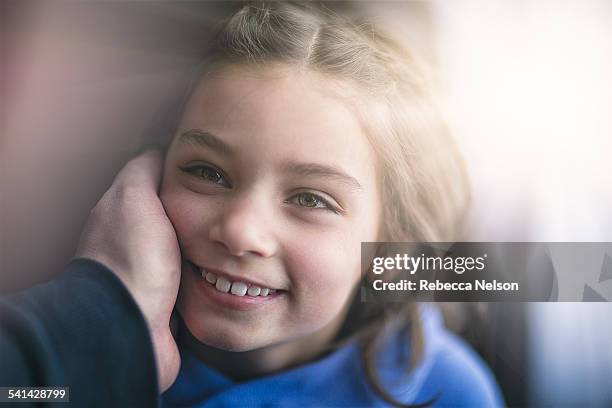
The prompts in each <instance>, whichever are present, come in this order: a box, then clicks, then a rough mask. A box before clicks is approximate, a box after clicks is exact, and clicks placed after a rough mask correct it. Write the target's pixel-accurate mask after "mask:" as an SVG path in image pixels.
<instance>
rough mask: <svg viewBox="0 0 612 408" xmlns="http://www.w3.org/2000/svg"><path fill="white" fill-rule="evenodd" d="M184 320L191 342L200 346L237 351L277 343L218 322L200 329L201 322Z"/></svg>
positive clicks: (250, 349)
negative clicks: (225, 326)
mask: <svg viewBox="0 0 612 408" xmlns="http://www.w3.org/2000/svg"><path fill="white" fill-rule="evenodd" d="M183 322H184V324H185V326H186V328H187V329H188V331H189V333H187V334H186V335H187V336H189V337H190V343H192V345H195V346H198V347H203V348H214V349H217V350H223V351H231V352H236V353H237V352H245V351H252V350H256V349H259V348H262V347H266V346H269V345H272V344H274V343H275V342H274V341H271V339H261V338H260V339H258V338H255V337H254V336H253V335H249V334H248V330H233V329H231V330H228V329H227V328H223V327H221V325H216V324H210V325H208V326H207V328H206V330H200V328H199V326H200V324H190V322H189V321H188V320H187V321H185V320H183ZM198 323H200V322H198Z"/></svg>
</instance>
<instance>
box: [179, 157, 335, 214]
mask: <svg viewBox="0 0 612 408" xmlns="http://www.w3.org/2000/svg"><path fill="white" fill-rule="evenodd" d="M179 168H180V169H181V170H182V171H184V172H185V173H189V174H191V175H193V176H195V177H197V178H199V179H200V180H202V181H204V182H207V183H213V184H216V185H220V186H223V187H227V188H231V187H232V185H231V183H229V182H228V181H225V182H224V183H218V182H215V181H211V180H207V179H205V178H204V177H202V176H201V175H200V174H199V171H201V170H212V171H213V172H214V173H216V175H218V176H219V177H220V178H222V179H223V180H225V179H226V177H225V175H224V174H223V172H221V171H220V170H217V169H216V168H214V167H212V166H205V165H196V166H185V167H179ZM300 196H302V197H304V196H310V197H313V198H314V199H315V200H316V202H317V205H318V204H322V205H323V207H318V206H316V207H309V206H305V205H299V204H298V206H299V207H300V208H304V209H307V210H310V211H313V210H325V211H330V212H333V213H334V214H338V213H339V211H338V210H337V209H336V208H335V207H334V206H333V205H332V204H330V203H329V201H328V200H326V199H325V198H323V197H321V196H320V195H318V194H315V193H311V192H308V191H303V192H299V193H297V194H294V195H293V196H292V197H291V198H290V199H289V200H287V201H285V202H287V203H291V202H295V200H296V198H297V197H300Z"/></svg>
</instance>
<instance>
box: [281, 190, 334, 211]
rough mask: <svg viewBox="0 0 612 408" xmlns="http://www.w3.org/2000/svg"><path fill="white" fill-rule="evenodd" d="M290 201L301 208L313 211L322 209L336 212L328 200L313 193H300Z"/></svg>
mask: <svg viewBox="0 0 612 408" xmlns="http://www.w3.org/2000/svg"><path fill="white" fill-rule="evenodd" d="M290 201H291V202H294V203H296V204H297V205H299V206H300V207H305V208H308V209H312V210H315V209H321V210H328V211H332V212H336V210H335V209H334V207H333V206H332V205H331V204H330V203H329V202H328V201H327V200H325V199H324V198H323V197H320V196H318V195H316V194H313V193H307V192H304V193H298V194H296V195H294V196H293V197H292V199H291V200H290Z"/></svg>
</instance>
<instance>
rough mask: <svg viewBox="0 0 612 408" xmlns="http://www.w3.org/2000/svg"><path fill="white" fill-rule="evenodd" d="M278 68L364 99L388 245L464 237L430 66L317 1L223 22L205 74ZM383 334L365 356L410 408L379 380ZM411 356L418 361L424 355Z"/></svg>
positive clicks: (268, 7) (357, 101)
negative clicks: (378, 347) (230, 68)
mask: <svg viewBox="0 0 612 408" xmlns="http://www.w3.org/2000/svg"><path fill="white" fill-rule="evenodd" d="M275 63H280V64H286V65H288V66H296V67H301V68H304V69H310V70H313V71H315V72H318V73H321V74H324V75H328V76H329V77H330V78H333V79H335V80H337V82H340V83H344V84H345V85H347V86H346V87H345V89H349V90H351V91H350V92H349V93H350V94H351V95H354V96H355V97H354V98H353V97H351V98H348V99H349V100H350V101H351V102H353V107H354V108H355V112H356V113H357V114H358V115H359V117H360V118H361V120H362V123H363V126H364V128H365V129H366V133H367V135H368V138H369V139H370V143H371V145H372V146H373V148H374V150H375V151H376V153H377V156H378V158H379V163H378V166H379V174H380V176H381V180H380V183H381V184H380V186H381V192H382V200H383V219H382V229H381V234H380V237H379V240H385V241H416V242H452V241H455V240H457V239H458V238H459V234H460V232H461V226H462V221H463V217H464V214H465V212H466V209H467V206H468V202H469V194H468V191H469V189H468V181H467V176H466V172H465V169H464V165H463V162H462V159H461V156H460V154H459V152H458V150H457V148H456V146H455V144H454V142H453V140H452V138H451V136H450V132H449V131H448V129H447V127H446V126H445V124H444V121H443V119H442V117H441V115H440V113H439V112H438V111H437V110H436V108H435V107H434V104H433V102H432V96H431V92H430V91H431V90H430V88H429V86H428V84H427V81H426V80H425V76H424V75H423V71H422V68H421V64H420V63H419V62H417V61H416V59H415V58H414V57H413V56H411V55H410V54H409V53H408V52H407V51H406V50H405V49H404V48H403V47H402V46H400V45H399V44H398V43H396V42H394V41H392V40H391V39H390V37H387V36H385V35H383V34H382V33H381V31H380V30H378V29H375V28H374V27H373V26H372V25H370V24H363V23H359V22H352V21H349V20H347V19H345V18H344V17H341V16H339V15H337V14H335V13H333V12H331V11H329V10H327V9H325V8H321V7H318V6H317V5H313V4H312V3H308V4H304V3H302V4H300V3H286V2H270V3H252V4H248V5H245V6H243V7H241V8H240V9H239V10H238V11H237V12H235V13H234V14H233V15H232V16H231V17H230V18H229V19H227V20H226V21H224V22H222V24H221V25H220V27H219V30H218V32H217V34H216V36H215V37H214V38H213V41H212V42H211V43H210V48H209V49H208V50H207V57H206V59H205V61H204V64H203V68H204V69H205V70H208V71H213V70H215V69H218V68H219V67H220V66H221V67H222V66H225V65H228V64H230V65H231V64H238V65H242V66H247V67H251V66H253V67H259V66H266V65H269V64H275ZM356 302H357V303H359V300H358V299H357V300H356ZM353 306H356V303H355V302H354V303H353ZM404 306H406V305H404ZM356 307H357V308H358V306H356ZM393 307H395V306H393ZM404 309H406V310H412V309H410V306H406V307H404ZM351 310H353V307H352V308H351ZM350 313H351V312H349V315H350ZM408 313H410V316H411V317H412V320H415V321H413V322H412V325H411V326H410V327H411V330H412V335H413V340H414V339H416V340H418V337H419V333H420V332H419V330H418V327H419V325H418V319H415V316H416V313H414V310H412V311H411V312H408ZM382 320H384V319H379V321H378V323H379V324H380V323H381V321H382ZM369 326H370V328H372V327H374V325H373V324H370V325H369ZM374 331H376V330H374ZM374 331H372V330H370V331H363V333H366V332H368V333H370V334H369V335H366V334H364V335H363V338H364V339H368V340H367V341H365V342H364V353H363V356H364V358H365V360H366V369H367V373H368V375H369V376H370V378H369V379H370V381H371V383H372V385H373V386H374V388H375V390H376V391H378V392H379V394H380V395H381V396H382V397H383V398H384V399H385V400H386V401H387V402H389V403H391V404H393V405H399V406H403V405H402V404H401V403H399V402H397V401H395V400H393V399H392V398H391V397H390V396H389V395H388V394H387V393H386V392H385V391H384V388H383V387H381V386H380V384H379V383H378V381H377V378H376V373H375V370H374V368H373V367H374V363H373V355H374V351H373V350H374V349H375V347H374V345H375V344H376V335H374V334H372V333H373V332H374ZM412 343H413V347H414V346H418V344H419V342H418V341H413V342H412ZM416 348H417V349H418V347H416ZM412 351H413V353H412V355H413V356H416V355H418V354H419V353H418V352H415V350H414V349H413V350H412ZM417 351H418V350H417ZM413 362H414V361H413Z"/></svg>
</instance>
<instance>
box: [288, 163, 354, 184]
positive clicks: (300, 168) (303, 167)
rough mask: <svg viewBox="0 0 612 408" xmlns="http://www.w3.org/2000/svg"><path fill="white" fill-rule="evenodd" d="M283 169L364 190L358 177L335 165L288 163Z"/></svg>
mask: <svg viewBox="0 0 612 408" xmlns="http://www.w3.org/2000/svg"><path fill="white" fill-rule="evenodd" d="M283 170H284V171H286V172H288V173H293V174H296V175H300V176H314V177H323V178H328V179H332V180H336V181H339V182H341V183H344V184H346V185H348V186H349V187H351V188H352V189H354V190H363V187H362V186H361V184H359V182H358V181H357V179H356V178H354V177H352V176H349V175H348V174H346V173H345V172H344V171H342V170H340V169H338V168H336V167H333V166H327V165H324V164H318V163H286V164H285V165H284V166H283Z"/></svg>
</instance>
